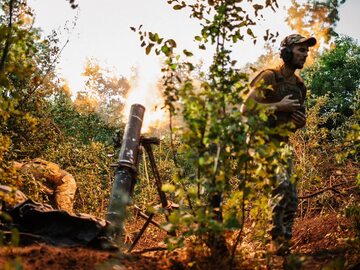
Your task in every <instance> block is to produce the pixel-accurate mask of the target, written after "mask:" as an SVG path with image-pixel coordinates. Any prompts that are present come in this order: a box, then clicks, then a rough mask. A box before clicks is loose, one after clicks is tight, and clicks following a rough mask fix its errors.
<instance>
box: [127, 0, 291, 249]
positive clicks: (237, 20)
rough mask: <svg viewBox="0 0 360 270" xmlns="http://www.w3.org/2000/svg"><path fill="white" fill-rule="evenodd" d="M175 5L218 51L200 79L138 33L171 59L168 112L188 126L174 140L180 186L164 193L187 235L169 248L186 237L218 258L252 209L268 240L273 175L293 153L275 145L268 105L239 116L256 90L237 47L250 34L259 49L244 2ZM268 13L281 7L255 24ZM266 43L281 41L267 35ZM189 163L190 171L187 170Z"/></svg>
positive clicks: (165, 43)
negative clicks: (239, 64)
mask: <svg viewBox="0 0 360 270" xmlns="http://www.w3.org/2000/svg"><path fill="white" fill-rule="evenodd" d="M168 2H169V3H170V4H172V5H173V8H174V9H175V10H179V9H183V8H189V9H190V10H191V17H193V18H196V19H198V20H200V22H201V24H202V26H203V28H202V30H201V34H200V35H198V36H196V37H195V40H196V41H197V42H199V48H200V49H206V48H207V46H215V48H216V52H215V55H214V58H213V64H212V65H211V66H210V69H209V70H208V72H206V73H205V72H200V74H194V71H195V69H194V65H193V64H192V63H191V62H189V61H183V60H182V58H181V56H180V55H176V53H175V52H176V47H177V46H176V43H175V42H173V41H172V40H171V39H168V40H165V39H163V38H160V37H159V35H157V34H154V33H150V32H146V31H143V30H141V26H140V27H139V28H138V29H137V32H138V34H139V36H140V41H141V46H143V47H145V50H146V53H150V51H151V50H152V48H155V53H156V54H161V53H162V54H164V56H165V57H166V60H165V63H164V66H163V68H162V72H163V83H164V96H165V106H166V108H167V109H168V110H169V111H170V114H171V116H174V115H175V114H180V115H181V116H182V119H183V123H182V126H181V127H178V128H177V129H176V130H172V131H175V134H171V136H170V138H171V142H170V143H171V145H172V149H173V151H174V153H175V155H174V164H175V166H176V168H177V171H176V174H175V177H174V179H173V181H172V182H171V183H168V184H165V185H164V186H163V190H164V191H166V192H168V193H170V194H172V195H173V196H174V197H175V198H176V199H177V201H178V202H180V208H179V210H175V211H173V212H172V213H171V215H170V217H169V224H167V225H166V227H168V228H171V229H173V230H175V229H180V230H181V231H182V235H181V236H180V237H178V238H176V239H175V238H174V239H171V238H170V239H168V243H169V245H170V246H173V245H174V244H176V243H178V244H181V243H182V242H183V240H184V238H185V237H187V236H190V235H195V236H197V238H198V239H200V240H202V241H204V242H205V243H206V244H207V245H208V246H209V247H210V249H211V250H212V252H217V251H219V250H218V248H219V247H221V248H224V246H225V244H224V243H223V241H224V238H223V237H222V234H223V232H224V231H225V230H236V229H241V228H242V226H243V225H244V218H245V208H247V207H250V206H251V208H252V210H251V216H252V218H253V222H254V224H253V225H254V227H256V228H258V229H260V230H259V235H264V234H265V231H266V218H267V213H268V212H267V210H268V209H267V198H268V195H269V192H270V190H271V187H272V186H274V185H275V184H276V183H275V182H276V181H275V179H274V176H273V172H275V168H277V167H278V165H279V164H282V163H284V162H285V160H286V159H287V156H288V153H286V151H281V150H279V145H278V143H277V142H276V140H272V139H270V138H269V134H271V131H270V130H269V128H267V126H266V125H265V124H264V122H266V121H267V112H266V111H265V109H264V108H263V107H262V106H255V104H249V107H252V114H251V115H250V114H248V115H246V116H243V115H242V114H241V113H240V110H239V107H240V105H241V104H242V103H243V100H244V97H245V96H246V94H247V93H248V91H249V83H248V76H247V74H243V73H239V72H238V71H236V70H235V69H234V65H235V63H236V61H234V60H233V59H231V50H230V48H231V44H234V43H236V42H237V41H239V40H242V39H244V36H245V35H247V36H248V37H249V38H251V39H253V40H254V42H256V37H255V35H254V33H253V31H252V26H253V25H255V19H254V18H252V17H251V16H250V15H249V14H247V13H246V12H245V11H244V7H243V6H242V3H241V1H196V4H187V3H186V2H185V1H181V2H180V1H176V0H174V1H168ZM250 2H252V1H250ZM264 2H265V1H264ZM263 6H265V7H271V8H274V6H276V1H266V2H265V3H264V5H261V6H260V5H254V6H253V9H254V13H255V17H256V16H257V15H259V12H260V10H261V9H262V7H263ZM133 30H134V31H136V29H135V28H133ZM266 36H267V38H269V39H272V38H274V37H275V35H270V34H269V32H268V31H267V34H266ZM147 37H149V38H148V39H147ZM183 53H184V55H185V56H186V57H188V56H191V55H192V53H189V52H188V51H186V50H184V51H183ZM204 74H206V75H204ZM277 132H278V131H277ZM175 136H176V137H175ZM174 138H179V140H180V141H181V143H182V144H181V147H174ZM179 156H180V157H181V158H179ZM182 160H186V161H187V162H182ZM186 164H191V166H190V168H189V167H188V166H187V167H186V166H183V165H186ZM280 168H281V166H280ZM280 170H281V169H280Z"/></svg>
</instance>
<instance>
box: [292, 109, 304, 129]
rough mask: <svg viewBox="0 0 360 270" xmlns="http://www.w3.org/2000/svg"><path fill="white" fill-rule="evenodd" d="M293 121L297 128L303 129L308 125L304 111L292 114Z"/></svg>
mask: <svg viewBox="0 0 360 270" xmlns="http://www.w3.org/2000/svg"><path fill="white" fill-rule="evenodd" d="M291 120H292V122H293V123H294V124H295V125H296V127H297V128H302V127H304V126H305V124H306V115H305V114H304V113H303V112H302V111H295V112H293V113H292V114H291Z"/></svg>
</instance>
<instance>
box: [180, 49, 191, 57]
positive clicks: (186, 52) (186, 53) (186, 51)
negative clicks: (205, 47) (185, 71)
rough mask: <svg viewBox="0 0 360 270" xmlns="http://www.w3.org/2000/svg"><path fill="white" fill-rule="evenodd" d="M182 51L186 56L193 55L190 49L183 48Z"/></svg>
mask: <svg viewBox="0 0 360 270" xmlns="http://www.w3.org/2000/svg"><path fill="white" fill-rule="evenodd" d="M183 53H184V54H185V55H186V56H188V57H190V56H193V55H194V54H193V53H192V52H190V51H188V50H183Z"/></svg>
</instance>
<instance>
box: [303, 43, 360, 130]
mask: <svg viewBox="0 0 360 270" xmlns="http://www.w3.org/2000/svg"><path fill="white" fill-rule="evenodd" d="M302 75H303V77H304V79H305V82H306V84H307V85H308V87H309V89H311V92H312V94H314V95H315V96H316V97H319V96H323V95H325V94H327V95H328V96H329V101H328V102H327V104H326V105H325V106H323V108H322V114H324V115H328V116H330V115H331V117H328V121H327V122H326V127H328V128H329V129H334V128H337V127H339V126H340V125H342V124H343V123H344V122H345V121H346V120H347V119H348V117H350V116H351V115H353V113H354V112H356V111H357V110H359V100H358V99H359V85H360V47H359V45H358V44H357V43H356V42H355V41H354V40H352V39H351V38H349V37H340V38H338V39H336V40H335V44H334V47H333V48H332V49H331V50H328V51H326V52H325V53H323V54H322V55H321V56H320V57H319V58H318V59H317V61H316V63H315V64H314V65H313V66H312V67H310V68H308V69H305V70H304V71H303V73H302Z"/></svg>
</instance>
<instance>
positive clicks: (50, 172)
mask: <svg viewBox="0 0 360 270" xmlns="http://www.w3.org/2000/svg"><path fill="white" fill-rule="evenodd" d="M19 170H20V172H21V173H22V174H24V175H27V176H30V177H33V178H34V179H36V180H37V181H42V183H43V186H44V190H45V192H46V193H48V194H52V195H54V200H55V208H57V209H62V210H65V211H67V212H69V213H72V211H73V203H74V196H75V191H76V182H75V179H74V178H73V176H72V175H71V174H69V173H68V172H66V171H64V170H62V169H60V167H59V166H58V165H57V164H55V163H52V162H49V161H45V160H43V159H40V158H36V159H34V160H31V161H30V162H27V163H24V164H21V166H20V167H19Z"/></svg>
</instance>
